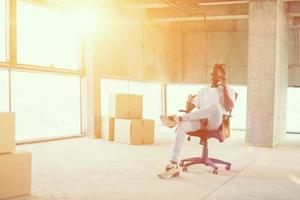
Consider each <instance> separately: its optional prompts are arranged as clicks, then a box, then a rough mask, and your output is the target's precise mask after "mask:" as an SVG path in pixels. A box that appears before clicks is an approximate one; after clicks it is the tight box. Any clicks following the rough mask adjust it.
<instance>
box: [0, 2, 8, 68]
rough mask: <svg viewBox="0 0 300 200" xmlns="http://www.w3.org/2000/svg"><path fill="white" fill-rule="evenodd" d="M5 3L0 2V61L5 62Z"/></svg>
mask: <svg viewBox="0 0 300 200" xmlns="http://www.w3.org/2000/svg"><path fill="white" fill-rule="evenodd" d="M6 3H7V1H6V0H0V61H3V62H4V61H6V58H7V56H6V52H7V38H6V36H7V6H6Z"/></svg>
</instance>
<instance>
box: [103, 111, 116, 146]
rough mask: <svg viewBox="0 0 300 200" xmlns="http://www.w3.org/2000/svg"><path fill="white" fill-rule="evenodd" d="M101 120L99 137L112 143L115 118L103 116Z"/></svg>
mask: <svg viewBox="0 0 300 200" xmlns="http://www.w3.org/2000/svg"><path fill="white" fill-rule="evenodd" d="M101 119H102V120H101V137H102V138H103V139H104V140H108V141H114V134H115V133H114V129H115V118H113V117H106V116H105V117H102V118H101Z"/></svg>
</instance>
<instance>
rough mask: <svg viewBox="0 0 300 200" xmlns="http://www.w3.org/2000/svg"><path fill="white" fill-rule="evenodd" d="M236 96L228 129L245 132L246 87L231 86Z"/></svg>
mask: <svg viewBox="0 0 300 200" xmlns="http://www.w3.org/2000/svg"><path fill="white" fill-rule="evenodd" d="M231 87H232V88H233V89H234V91H235V92H236V93H237V94H238V97H237V100H236V102H235V105H234V108H233V110H232V113H231V114H232V118H231V120H230V127H231V128H232V129H241V130H246V116H247V86H231Z"/></svg>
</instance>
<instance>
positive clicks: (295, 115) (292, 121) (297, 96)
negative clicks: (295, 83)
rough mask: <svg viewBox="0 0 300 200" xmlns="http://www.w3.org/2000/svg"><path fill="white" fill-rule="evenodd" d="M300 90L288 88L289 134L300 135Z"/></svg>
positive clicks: (287, 125)
mask: <svg viewBox="0 0 300 200" xmlns="http://www.w3.org/2000/svg"><path fill="white" fill-rule="evenodd" d="M299 102H300V88H288V91H287V113H286V130H287V132H298V133H300V123H299V114H300V104H299Z"/></svg>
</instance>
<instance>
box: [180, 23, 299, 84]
mask: <svg viewBox="0 0 300 200" xmlns="http://www.w3.org/2000/svg"><path fill="white" fill-rule="evenodd" d="M183 27H184V28H183V39H182V40H183V42H182V43H183V48H182V51H183V58H182V60H183V65H182V75H181V76H182V80H183V81H184V82H200V83H203V82H204V83H205V82H208V80H209V70H210V69H209V65H211V64H213V63H214V62H219V61H220V62H224V63H226V64H227V65H228V66H229V83H232V84H247V59H248V20H238V21H229V20H226V21H225V20H223V21H214V22H207V24H206V25H205V24H203V22H193V23H185V24H184V25H183ZM258 51H259V50H258ZM288 54H289V70H288V84H289V86H300V29H299V28H298V29H290V30H289V52H288Z"/></svg>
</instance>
